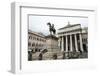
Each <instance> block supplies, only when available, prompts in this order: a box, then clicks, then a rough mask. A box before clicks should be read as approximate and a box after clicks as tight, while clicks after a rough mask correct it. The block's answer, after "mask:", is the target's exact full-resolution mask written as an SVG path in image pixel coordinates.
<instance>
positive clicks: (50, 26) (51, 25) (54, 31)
mask: <svg viewBox="0 0 100 76" xmlns="http://www.w3.org/2000/svg"><path fill="white" fill-rule="evenodd" d="M47 25H49V31H50V34H51V35H52V32H53V34H56V29H55V28H54V24H51V23H50V22H48V23H47Z"/></svg>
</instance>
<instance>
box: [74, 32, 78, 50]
mask: <svg viewBox="0 0 100 76" xmlns="http://www.w3.org/2000/svg"><path fill="white" fill-rule="evenodd" d="M74 38H75V49H76V52H78V44H77V37H76V34H75V35H74Z"/></svg>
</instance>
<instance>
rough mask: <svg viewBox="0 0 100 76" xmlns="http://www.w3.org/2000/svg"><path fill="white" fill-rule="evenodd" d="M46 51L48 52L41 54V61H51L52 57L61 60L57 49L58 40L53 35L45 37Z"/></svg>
mask: <svg viewBox="0 0 100 76" xmlns="http://www.w3.org/2000/svg"><path fill="white" fill-rule="evenodd" d="M46 43H47V45H46V49H47V50H48V52H46V53H44V54H43V60H46V59H49V60H50V59H53V56H54V55H57V59H58V58H59V59H60V58H62V57H61V55H62V52H61V50H60V49H59V47H58V38H57V37H56V36H54V35H48V36H46Z"/></svg>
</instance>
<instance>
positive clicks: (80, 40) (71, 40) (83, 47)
mask: <svg viewBox="0 0 100 76" xmlns="http://www.w3.org/2000/svg"><path fill="white" fill-rule="evenodd" d="M57 36H58V38H59V40H58V42H59V44H58V46H59V47H60V49H61V51H66V52H88V28H87V27H85V28H82V27H81V24H73V25H71V24H70V23H68V25H67V26H65V27H62V28H60V29H58V34H57Z"/></svg>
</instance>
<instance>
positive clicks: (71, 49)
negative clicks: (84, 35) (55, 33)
mask: <svg viewBox="0 0 100 76" xmlns="http://www.w3.org/2000/svg"><path fill="white" fill-rule="evenodd" d="M70 51H71V52H72V51H73V48H72V35H70Z"/></svg>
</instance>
